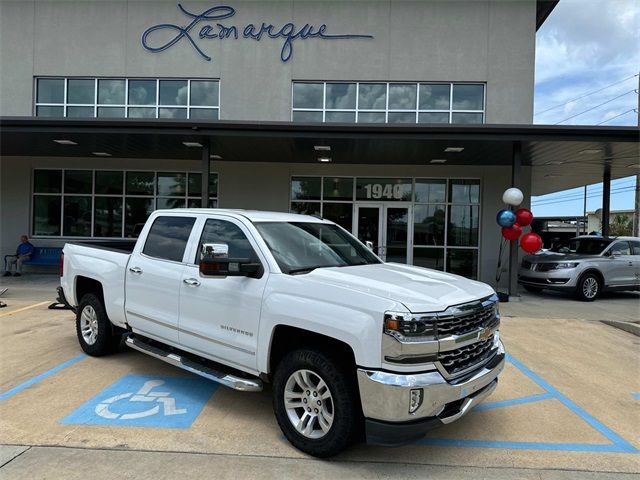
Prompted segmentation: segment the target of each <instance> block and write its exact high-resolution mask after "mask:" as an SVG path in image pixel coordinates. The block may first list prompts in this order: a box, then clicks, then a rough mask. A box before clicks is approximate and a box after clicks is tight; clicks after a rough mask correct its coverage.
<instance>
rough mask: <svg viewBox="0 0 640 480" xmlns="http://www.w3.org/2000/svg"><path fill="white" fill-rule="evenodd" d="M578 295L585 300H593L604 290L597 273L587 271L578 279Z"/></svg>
mask: <svg viewBox="0 0 640 480" xmlns="http://www.w3.org/2000/svg"><path fill="white" fill-rule="evenodd" d="M576 288H577V290H576V295H577V296H578V298H579V299H580V300H582V301H583V302H593V301H594V300H595V299H596V298H598V295H600V292H601V290H602V281H601V280H600V277H598V275H596V274H595V273H587V274H585V275H583V276H582V277H580V280H578V285H577V287H576Z"/></svg>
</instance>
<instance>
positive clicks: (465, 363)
mask: <svg viewBox="0 0 640 480" xmlns="http://www.w3.org/2000/svg"><path fill="white" fill-rule="evenodd" d="M492 346H493V335H491V336H490V337H489V338H487V339H486V340H483V341H481V342H477V343H472V344H471V345H467V346H465V347H461V348H456V349H455V350H449V351H448V352H440V353H439V354H438V361H439V362H440V364H441V365H442V367H443V368H444V369H445V370H446V371H447V373H448V374H449V375H452V376H453V375H456V374H458V373H460V372H463V371H464V370H467V369H469V368H471V367H473V366H474V365H476V364H478V363H481V362H482V361H484V360H486V359H488V358H489V357H491V355H492V354H493V353H494V352H493V350H492Z"/></svg>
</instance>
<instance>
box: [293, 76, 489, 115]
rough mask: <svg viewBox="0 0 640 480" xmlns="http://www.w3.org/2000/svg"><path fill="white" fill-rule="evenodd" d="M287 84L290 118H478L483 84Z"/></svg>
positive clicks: (482, 113)
mask: <svg viewBox="0 0 640 480" xmlns="http://www.w3.org/2000/svg"><path fill="white" fill-rule="evenodd" d="M292 88H293V103H292V112H291V119H292V121H294V122H308V123H311V122H341V123H346V122H349V123H353V122H358V123H385V122H388V123H416V122H418V123H483V122H484V88H485V87H484V84H454V83H410V82H402V83H359V82H352V83H347V82H313V83H312V82H293V87H292Z"/></svg>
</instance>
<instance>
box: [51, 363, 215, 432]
mask: <svg viewBox="0 0 640 480" xmlns="http://www.w3.org/2000/svg"><path fill="white" fill-rule="evenodd" d="M217 388H218V384H217V383H214V382H212V381H209V380H206V379H203V378H198V377H170V376H162V375H134V374H130V375H126V376H124V377H122V378H121V379H120V380H118V381H117V382H115V383H113V384H111V385H110V386H108V387H107V388H105V389H104V390H103V391H102V392H100V393H99V394H98V395H96V396H95V397H93V398H92V399H91V400H89V401H87V402H86V403H84V404H83V405H81V406H80V408H78V409H77V410H75V411H74V412H72V413H71V414H69V415H67V416H66V417H65V418H63V419H62V420H60V423H63V424H85V425H111V426H113V425H120V426H136V427H156V428H189V427H190V426H191V424H192V423H193V422H194V421H195V419H196V418H197V417H198V415H199V414H200V412H201V411H202V408H203V407H204V405H205V403H207V401H208V400H209V398H210V397H211V395H213V393H214V392H215V391H216V390H217Z"/></svg>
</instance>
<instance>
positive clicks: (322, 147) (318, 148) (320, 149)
mask: <svg viewBox="0 0 640 480" xmlns="http://www.w3.org/2000/svg"><path fill="white" fill-rule="evenodd" d="M313 149H314V150H315V151H316V152H330V151H331V147H330V146H329V145H314V147H313Z"/></svg>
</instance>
